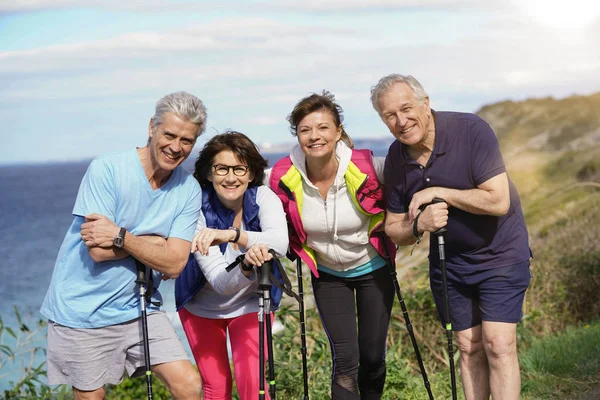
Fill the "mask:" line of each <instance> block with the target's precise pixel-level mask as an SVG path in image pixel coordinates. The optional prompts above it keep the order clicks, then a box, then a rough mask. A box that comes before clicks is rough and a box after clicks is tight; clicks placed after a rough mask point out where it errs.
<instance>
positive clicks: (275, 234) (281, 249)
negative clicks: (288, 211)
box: [246, 186, 289, 257]
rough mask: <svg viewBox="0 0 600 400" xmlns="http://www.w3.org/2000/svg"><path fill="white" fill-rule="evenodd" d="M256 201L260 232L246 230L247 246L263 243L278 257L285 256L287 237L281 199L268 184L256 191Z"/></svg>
mask: <svg viewBox="0 0 600 400" xmlns="http://www.w3.org/2000/svg"><path fill="white" fill-rule="evenodd" d="M256 202H257V203H258V206H259V210H258V218H259V219H260V228H261V230H262V232H250V231H246V233H247V234H248V245H247V247H250V246H253V245H255V244H265V245H267V246H269V248H271V249H273V250H275V253H277V256H278V257H285V254H286V253H287V249H288V244H289V238H288V229H287V221H286V218H285V212H284V211H283V206H282V205H281V200H279V197H277V195H276V194H275V193H274V192H273V191H272V190H271V189H270V188H269V187H268V186H260V187H259V188H258V191H257V193H256Z"/></svg>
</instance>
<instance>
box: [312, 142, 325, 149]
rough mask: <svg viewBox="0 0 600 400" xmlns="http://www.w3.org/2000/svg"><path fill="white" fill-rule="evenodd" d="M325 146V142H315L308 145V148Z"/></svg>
mask: <svg viewBox="0 0 600 400" xmlns="http://www.w3.org/2000/svg"><path fill="white" fill-rule="evenodd" d="M323 146H325V144H324V143H314V144H310V145H308V148H309V149H318V148H320V147H323Z"/></svg>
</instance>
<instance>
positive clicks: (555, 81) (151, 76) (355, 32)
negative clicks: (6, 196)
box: [0, 0, 600, 164]
mask: <svg viewBox="0 0 600 400" xmlns="http://www.w3.org/2000/svg"><path fill="white" fill-rule="evenodd" d="M390 73H401V74H411V75H413V76H414V77H416V78H417V79H418V80H419V81H420V82H421V83H422V84H423V86H424V87H425V90H426V91H427V92H428V94H429V96H430V100H431V105H432V107H433V108H434V109H437V110H452V111H464V112H475V111H477V110H478V109H479V108H480V107H482V106H483V105H486V104H491V103H495V102H498V101H502V100H507V99H508V100H515V101H518V100H524V99H527V98H533V97H546V96H553V97H556V98H563V97H566V96H570V95H573V94H581V95H585V94H590V93H594V92H597V91H600V2H598V1H592V0H570V1H568V2H565V1H556V0H545V1H544V0H522V1H516V0H515V1H510V0H456V1H454V0H369V1H367V0H329V1H325V0H320V1H316V0H300V1H296V0H273V1H269V0H261V1H250V0H248V1H236V0H221V1H189V0H188V1H181V0H179V1H178V0H143V1H142V0H135V1H134V0H131V1H129V0H0V121H1V122H0V124H1V126H2V128H3V132H2V133H3V136H4V137H3V140H2V141H1V143H2V145H1V146H0V164H17V163H18V164H20V163H40V162H54V161H71V160H82V159H89V158H92V157H94V156H96V155H99V154H101V153H105V152H111V151H117V150H124V149H128V148H132V147H134V146H143V145H144V144H145V143H146V138H147V126H148V121H149V119H150V117H151V116H152V115H153V113H154V105H155V103H156V101H157V100H158V99H160V98H161V97H162V96H164V95H166V94H168V93H171V92H175V91H179V90H185V91H187V92H190V93H192V94H194V95H196V96H198V97H199V98H200V99H201V100H202V101H203V102H204V104H205V105H206V107H207V111H208V124H207V130H206V133H205V134H204V135H203V136H202V137H201V138H200V139H199V140H198V143H197V145H196V149H195V151H197V150H199V149H200V148H201V146H202V144H203V143H205V142H206V140H207V139H209V138H210V137H212V136H213V135H215V134H217V133H220V132H222V131H224V130H227V129H234V130H237V131H241V132H244V133H246V134H247V135H248V136H249V137H250V138H252V139H253V140H254V141H255V142H256V143H257V144H259V146H260V147H261V148H262V149H269V148H273V146H275V145H278V144H285V143H293V141H294V138H293V136H292V135H291V134H290V132H289V125H288V123H287V121H286V116H287V115H288V114H289V112H290V111H291V110H292V108H293V107H294V105H295V104H296V103H297V102H298V101H299V100H300V99H302V98H303V97H305V96H307V95H309V94H311V93H314V92H320V91H322V90H323V89H327V90H329V91H330V92H332V93H333V94H334V95H335V96H336V99H337V101H338V102H339V103H340V105H341V106H342V108H343V109H344V118H345V120H344V124H345V127H346V130H347V132H348V133H349V134H350V136H352V137H353V138H377V137H386V135H390V133H389V131H387V129H386V128H385V126H384V125H383V123H382V122H381V121H380V119H379V117H378V115H377V114H376V112H375V111H374V110H373V108H372V106H371V104H370V101H369V96H370V88H371V87H372V86H373V85H375V84H376V83H377V81H378V80H379V78H381V77H383V76H385V75H388V74H390Z"/></svg>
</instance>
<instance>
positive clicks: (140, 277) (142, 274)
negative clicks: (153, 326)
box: [135, 260, 153, 400]
mask: <svg viewBox="0 0 600 400" xmlns="http://www.w3.org/2000/svg"><path fill="white" fill-rule="evenodd" d="M135 266H136V268H137V279H136V281H135V283H136V284H138V285H139V288H140V307H141V314H142V316H141V318H140V319H141V320H142V337H143V342H144V364H145V367H146V386H147V389H148V400H152V398H153V397H152V369H151V368H152V364H151V363H150V340H149V338H148V314H147V312H146V293H147V292H148V278H147V277H146V272H147V269H146V266H145V265H144V264H142V263H141V262H139V261H138V260H135ZM148 301H149V300H148Z"/></svg>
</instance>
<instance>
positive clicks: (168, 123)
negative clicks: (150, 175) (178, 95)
mask: <svg viewBox="0 0 600 400" xmlns="http://www.w3.org/2000/svg"><path fill="white" fill-rule="evenodd" d="M148 130H149V136H150V140H149V141H148V148H149V150H150V159H151V162H152V169H153V171H154V173H155V174H158V175H161V174H166V175H169V174H170V173H171V172H172V171H173V170H174V169H175V168H177V167H178V166H179V165H181V163H182V162H183V161H184V160H185V159H186V158H187V156H189V155H190V152H191V151H192V149H193V147H194V144H195V143H196V136H197V133H198V125H196V124H194V123H193V122H189V121H184V120H182V119H181V118H179V117H178V116H177V115H175V114H173V113H169V112H168V113H165V114H164V115H163V118H162V122H161V123H160V124H159V125H158V126H156V131H153V130H152V123H150V125H149V127H148Z"/></svg>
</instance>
